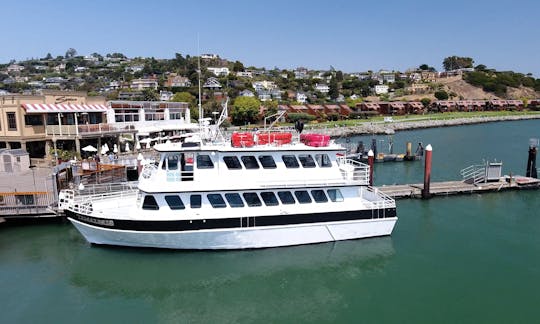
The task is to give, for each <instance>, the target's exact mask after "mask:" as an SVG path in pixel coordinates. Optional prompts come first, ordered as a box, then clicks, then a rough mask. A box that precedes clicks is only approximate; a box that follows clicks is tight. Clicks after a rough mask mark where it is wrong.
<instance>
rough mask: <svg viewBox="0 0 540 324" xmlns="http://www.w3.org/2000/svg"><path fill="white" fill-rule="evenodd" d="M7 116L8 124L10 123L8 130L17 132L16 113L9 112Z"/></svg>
mask: <svg viewBox="0 0 540 324" xmlns="http://www.w3.org/2000/svg"><path fill="white" fill-rule="evenodd" d="M6 115H7V122H8V130H10V131H16V130H17V119H16V118H15V113H14V112H8V113H6Z"/></svg>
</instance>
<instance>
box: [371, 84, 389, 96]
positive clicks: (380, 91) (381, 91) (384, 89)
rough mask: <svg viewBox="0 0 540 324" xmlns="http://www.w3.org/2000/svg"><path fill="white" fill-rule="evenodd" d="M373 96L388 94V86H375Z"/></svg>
mask: <svg viewBox="0 0 540 324" xmlns="http://www.w3.org/2000/svg"><path fill="white" fill-rule="evenodd" d="M374 91H375V94H377V95H381V94H386V93H388V85H386V84H377V85H375V88H374Z"/></svg>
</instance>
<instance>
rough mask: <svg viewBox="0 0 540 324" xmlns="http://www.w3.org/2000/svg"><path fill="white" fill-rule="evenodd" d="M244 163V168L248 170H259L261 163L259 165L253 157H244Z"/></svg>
mask: <svg viewBox="0 0 540 324" xmlns="http://www.w3.org/2000/svg"><path fill="white" fill-rule="evenodd" d="M241 159H242V163H244V167H245V168H246V169H258V168H259V163H257V159H256V158H255V157H254V156H252V155H247V156H242V157H241Z"/></svg>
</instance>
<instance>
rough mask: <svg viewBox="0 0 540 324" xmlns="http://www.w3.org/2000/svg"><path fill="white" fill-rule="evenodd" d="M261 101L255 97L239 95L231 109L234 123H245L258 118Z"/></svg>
mask: <svg viewBox="0 0 540 324" xmlns="http://www.w3.org/2000/svg"><path fill="white" fill-rule="evenodd" d="M260 106H261V103H260V102H259V100H258V99H256V98H255V97H238V98H236V99H235V100H234V104H233V107H232V109H231V111H230V116H231V119H232V123H233V124H235V125H244V124H246V123H252V122H255V121H256V120H257V116H258V114H259V107H260Z"/></svg>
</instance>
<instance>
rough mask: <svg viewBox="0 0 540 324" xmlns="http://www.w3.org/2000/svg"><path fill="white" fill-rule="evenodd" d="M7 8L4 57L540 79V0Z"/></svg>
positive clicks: (232, 1) (42, 3)
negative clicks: (482, 69) (69, 54)
mask: <svg viewBox="0 0 540 324" xmlns="http://www.w3.org/2000/svg"><path fill="white" fill-rule="evenodd" d="M0 7H1V8H2V12H3V14H2V19H1V20H0V23H1V24H2V27H3V28H2V33H1V34H0V39H1V45H0V63H7V62H9V61H10V60H12V59H14V60H24V59H28V58H38V57H44V56H46V54H47V53H51V54H52V55H53V56H55V57H56V56H58V55H64V54H65V53H66V50H67V49H69V48H74V49H76V50H77V53H78V54H79V55H88V54H91V53H94V52H97V53H100V54H102V55H105V54H107V53H114V52H120V53H124V54H125V55H127V56H128V57H136V56H142V57H155V58H172V57H174V56H175V53H181V54H182V55H184V56H185V55H191V56H194V55H198V54H199V53H214V54H218V55H219V56H220V57H222V58H226V59H228V60H232V61H236V60H239V61H241V62H242V63H244V65H245V66H255V67H266V68H270V69H271V68H274V67H278V68H280V69H294V68H296V67H307V68H308V69H321V70H325V69H329V68H330V66H332V67H334V68H335V69H337V70H342V71H344V72H361V71H367V70H373V71H378V70H380V69H385V70H396V71H405V70H407V69H409V68H415V67H418V66H419V65H421V64H428V65H429V66H433V67H434V68H436V69H437V70H439V71H441V70H443V68H442V61H443V60H444V58H445V57H448V56H452V55H457V56H465V57H471V58H473V59H474V64H475V65H477V64H484V65H486V66H487V67H488V68H495V69H497V70H499V71H507V70H512V71H515V72H521V73H525V74H526V73H532V74H533V75H534V76H535V77H537V78H540V60H539V59H538V57H539V56H540V55H539V53H540V37H539V36H540V21H539V19H538V13H540V1H538V0H513V1H506V0H490V1H486V0H454V1H438V0H418V1H407V0H401V1H400V0H375V1H373V0H372V1H363V0H331V1H328V0H326V1H320V0H311V1H303V0H288V1H287V0H274V1H272V0H267V1H257V0H222V1H218V0H204V1H193V0H191V1H184V0H177V1H174V0H151V1H150V0H147V1H140V0H131V1H119V0H92V1H88V0H86V1H82V0H81V1H77V0H71V1H67V0H18V1H5V2H3V4H2V5H1V6H0Z"/></svg>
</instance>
